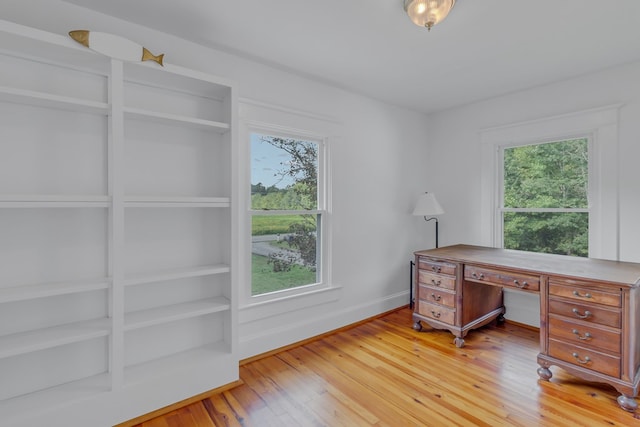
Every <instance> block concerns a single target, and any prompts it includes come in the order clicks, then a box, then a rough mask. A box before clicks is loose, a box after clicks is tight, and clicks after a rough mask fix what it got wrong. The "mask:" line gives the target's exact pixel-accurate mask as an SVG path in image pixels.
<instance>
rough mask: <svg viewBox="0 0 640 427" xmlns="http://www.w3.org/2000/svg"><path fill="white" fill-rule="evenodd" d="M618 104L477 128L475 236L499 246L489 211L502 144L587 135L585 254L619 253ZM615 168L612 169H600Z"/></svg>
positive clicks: (496, 197)
mask: <svg viewBox="0 0 640 427" xmlns="http://www.w3.org/2000/svg"><path fill="white" fill-rule="evenodd" d="M621 107H622V105H621V104H615V105H609V106H603V107H599V108H593V109H589V110H583V111H577V112H571V113H566V114H561V115H556V116H551V117H545V118H539V119H534V120H530V121H524V122H519V123H513V124H508V125H504V126H498V127H492V128H486V129H482V130H481V131H480V132H479V139H480V143H481V145H482V147H481V162H480V164H481V165H482V167H481V202H480V203H481V210H480V216H481V224H482V227H481V230H482V231H481V233H482V234H481V242H482V244H484V245H487V246H500V245H501V242H502V238H501V236H498V235H497V231H498V227H497V225H496V221H497V219H496V215H495V211H496V209H497V208H498V203H499V200H500V193H499V192H500V188H499V185H498V184H499V182H500V176H499V173H500V171H499V166H500V161H499V154H500V150H501V148H503V147H505V146H515V145H526V144H532V143H541V142H550V141H554V140H555V141H559V140H563V139H571V138H572V137H575V136H581V137H584V136H587V137H589V138H590V144H591V146H590V160H589V161H590V165H589V167H590V169H591V171H590V174H589V175H590V181H589V186H590V193H591V196H592V197H591V199H590V200H589V203H590V208H591V209H592V214H591V215H590V223H589V228H590V233H589V256H590V257H594V258H605V259H614V260H617V259H619V220H618V216H619V213H618V212H619V197H618V191H619V190H618V172H617V171H618V133H617V129H618V111H619V109H620V108H621ZM612 170H615V171H616V173H605V172H604V171H612ZM496 171H497V173H496Z"/></svg>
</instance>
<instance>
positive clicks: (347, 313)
mask: <svg viewBox="0 0 640 427" xmlns="http://www.w3.org/2000/svg"><path fill="white" fill-rule="evenodd" d="M408 303H409V291H403V292H399V293H397V294H393V295H389V296H386V297H384V298H380V299H377V300H373V301H365V302H363V303H361V304H358V305H355V306H350V307H348V308H343V309H339V310H334V311H332V310H327V311H326V312H325V313H324V314H322V315H320V316H315V317H302V316H301V318H300V321H299V322H295V323H287V324H282V325H279V326H277V327H274V328H271V329H260V328H257V329H259V330H255V329H254V332H255V333H253V334H251V335H245V336H242V335H241V336H240V338H239V356H240V359H241V360H242V359H247V358H249V357H253V356H256V355H258V354H262V353H266V352H269V351H272V350H275V349H277V348H280V347H285V346H287V345H291V344H293V343H296V342H299V341H303V340H306V339H309V338H312V337H314V336H317V335H321V334H324V333H327V332H330V331H332V330H335V329H339V328H342V327H344V326H347V325H350V324H352V323H356V322H359V321H361V320H364V319H367V318H369V317H373V316H376V315H378V314H380V313H384V312H386V311H390V310H393V309H395V308H398V307H402V306H404V305H407V304H408Z"/></svg>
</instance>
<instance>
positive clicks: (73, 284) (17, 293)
mask: <svg viewBox="0 0 640 427" xmlns="http://www.w3.org/2000/svg"><path fill="white" fill-rule="evenodd" d="M110 283H111V282H110V280H109V279H108V278H101V279H96V280H74V281H68V282H51V283H37V284H33V285H22V286H13V287H10V288H0V303H6V302H13V301H23V300H29V299H35V298H43V297H51V296H55V295H66V294H75V293H80V292H90V291H97V290H101V289H108V288H109V285H110Z"/></svg>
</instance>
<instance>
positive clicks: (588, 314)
mask: <svg viewBox="0 0 640 427" xmlns="http://www.w3.org/2000/svg"><path fill="white" fill-rule="evenodd" d="M571 311H573V314H575V315H576V317H578V318H579V319H587V318H589V317H591V312H590V311H589V310H587V311H585V312H584V314H580V312H579V311H578V309H577V308H574V309H573V310H571Z"/></svg>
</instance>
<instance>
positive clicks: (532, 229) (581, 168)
mask: <svg viewBox="0 0 640 427" xmlns="http://www.w3.org/2000/svg"><path fill="white" fill-rule="evenodd" d="M502 164H503V174H502V184H503V185H502V194H501V196H502V197H501V199H502V203H501V208H500V209H499V213H500V214H501V218H502V230H503V247H505V248H507V249H519V250H525V251H532V252H546V253H555V254H565V255H575V256H584V257H586V256H588V255H589V247H588V245H589V203H588V195H589V185H588V183H589V140H588V139H587V138H577V139H568V140H562V141H554V142H547V143H543V144H533V145H524V146H516V147H504V148H503V149H502Z"/></svg>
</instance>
